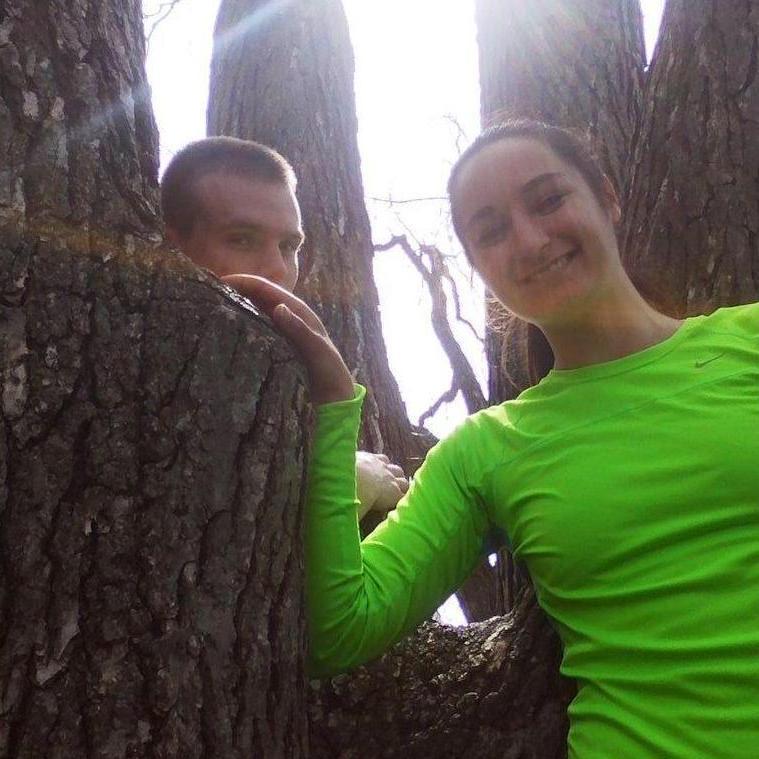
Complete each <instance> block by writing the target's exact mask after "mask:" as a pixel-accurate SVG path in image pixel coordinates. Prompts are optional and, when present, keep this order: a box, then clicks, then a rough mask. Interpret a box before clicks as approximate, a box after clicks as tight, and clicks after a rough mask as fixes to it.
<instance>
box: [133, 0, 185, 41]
mask: <svg viewBox="0 0 759 759" xmlns="http://www.w3.org/2000/svg"><path fill="white" fill-rule="evenodd" d="M181 1H182V0H166V1H165V2H163V3H161V4H160V5H159V6H158V8H156V10H155V11H153V12H152V13H143V14H142V17H143V19H147V18H155V16H159V18H158V19H156V20H155V21H154V22H153V24H152V25H151V27H150V31H149V32H148V33H147V34H146V35H145V42H146V43H147V44H148V45H149V44H150V38H151V37H152V36H153V32H155V30H156V27H157V26H158V24H160V23H161V22H162V21H165V20H166V19H167V18H168V17H169V15H170V14H171V12H172V11H173V10H174V8H176V7H177V5H178V4H179V3H180V2H181Z"/></svg>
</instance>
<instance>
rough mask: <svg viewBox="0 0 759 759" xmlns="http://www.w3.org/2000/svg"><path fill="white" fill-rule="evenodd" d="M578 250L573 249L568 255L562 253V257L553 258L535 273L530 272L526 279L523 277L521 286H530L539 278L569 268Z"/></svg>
mask: <svg viewBox="0 0 759 759" xmlns="http://www.w3.org/2000/svg"><path fill="white" fill-rule="evenodd" d="M578 252H579V251H578V249H577V248H573V249H572V250H568V251H567V252H566V253H562V254H561V255H560V256H556V258H552V259H551V260H550V261H548V263H545V264H543V265H541V266H539V267H538V268H537V269H535V270H534V271H532V272H530V273H529V274H528V275H527V276H526V277H523V278H522V280H521V284H525V285H529V284H531V283H532V282H533V281H534V280H536V279H538V278H539V277H542V276H543V275H544V274H549V273H551V272H554V271H559V270H561V269H563V268H565V267H566V266H567V264H569V262H570V261H571V260H572V259H573V258H574V257H575V256H576V255H577V253H578Z"/></svg>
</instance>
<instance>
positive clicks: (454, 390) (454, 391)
mask: <svg viewBox="0 0 759 759" xmlns="http://www.w3.org/2000/svg"><path fill="white" fill-rule="evenodd" d="M458 394H459V386H458V385H457V384H456V379H455V378H454V381H453V384H452V385H451V386H450V387H449V388H448V390H446V391H445V392H444V393H443V394H442V395H441V396H440V397H439V398H438V399H437V400H436V401H435V402H434V403H433V404H432V405H431V406H430V407H429V408H428V409H427V410H426V411H425V412H424V413H423V414H422V415H421V416H420V417H419V421H418V422H417V424H418V425H419V426H420V427H422V426H424V423H425V422H426V421H427V420H428V419H429V418H430V417H431V416H434V415H435V414H436V413H437V410H438V409H439V408H440V407H441V406H442V405H443V404H444V403H451V402H452V401H453V400H454V399H455V398H456V396H457V395H458Z"/></svg>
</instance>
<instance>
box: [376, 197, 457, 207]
mask: <svg viewBox="0 0 759 759" xmlns="http://www.w3.org/2000/svg"><path fill="white" fill-rule="evenodd" d="M369 200H376V201H377V202H378V203H387V204H388V205H390V206H400V205H403V204H404V203H424V202H425V201H428V200H437V201H440V200H448V198H447V197H445V196H444V195H430V196H429V197H426V198H403V199H402V200H396V199H395V198H391V197H387V198H375V197H370V198H369Z"/></svg>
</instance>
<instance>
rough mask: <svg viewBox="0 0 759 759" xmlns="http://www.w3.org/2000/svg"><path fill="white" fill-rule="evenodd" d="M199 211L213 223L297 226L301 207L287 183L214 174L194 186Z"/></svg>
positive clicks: (204, 177)
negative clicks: (284, 223)
mask: <svg viewBox="0 0 759 759" xmlns="http://www.w3.org/2000/svg"><path fill="white" fill-rule="evenodd" d="M195 196H196V198H197V200H198V201H200V203H199V205H200V211H201V213H203V214H204V215H205V216H206V217H207V218H208V217H210V220H212V221H213V222H214V223H219V224H224V225H225V226H228V225H230V224H237V225H239V226H245V225H264V224H267V223H269V222H270V221H273V220H276V221H277V223H278V224H281V223H282V222H283V221H284V220H285V219H287V221H288V224H287V226H292V225H295V226H299V224H300V208H299V207H298V201H297V199H296V198H295V194H294V193H293V191H292V188H291V187H290V186H289V185H288V184H287V182H284V181H282V182H276V181H269V180H261V179H257V178H255V177H247V176H239V175H237V174H233V173H226V172H214V173H209V174H206V175H204V176H202V177H200V178H199V179H198V180H197V181H196V183H195Z"/></svg>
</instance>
